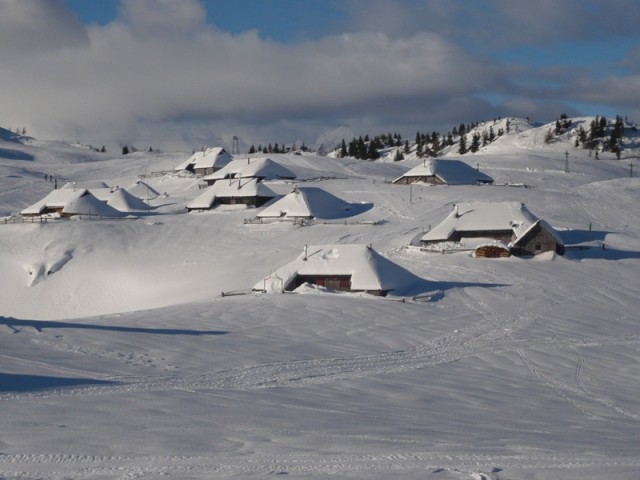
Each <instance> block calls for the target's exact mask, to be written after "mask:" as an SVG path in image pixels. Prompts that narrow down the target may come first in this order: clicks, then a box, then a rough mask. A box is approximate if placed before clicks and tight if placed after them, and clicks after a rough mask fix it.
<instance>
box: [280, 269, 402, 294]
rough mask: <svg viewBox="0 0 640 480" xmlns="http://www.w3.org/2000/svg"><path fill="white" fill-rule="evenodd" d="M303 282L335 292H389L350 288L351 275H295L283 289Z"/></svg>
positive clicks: (289, 290)
mask: <svg viewBox="0 0 640 480" xmlns="http://www.w3.org/2000/svg"><path fill="white" fill-rule="evenodd" d="M304 283H310V284H312V285H317V286H319V287H324V288H327V289H329V290H334V291H337V292H366V293H369V294H371V295H376V296H379V297H384V296H386V295H387V294H388V293H389V290H352V288H351V275H319V274H318V275H296V276H295V277H294V279H293V280H291V281H290V282H289V284H288V285H287V286H286V287H285V288H284V289H285V291H287V292H292V291H293V290H295V289H296V288H298V287H299V286H300V285H302V284H304Z"/></svg>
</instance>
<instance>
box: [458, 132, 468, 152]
mask: <svg viewBox="0 0 640 480" xmlns="http://www.w3.org/2000/svg"><path fill="white" fill-rule="evenodd" d="M458 145H459V147H458V153H459V154H460V155H464V154H465V153H467V137H466V136H464V135H462V136H461V137H460V143H459V144H458Z"/></svg>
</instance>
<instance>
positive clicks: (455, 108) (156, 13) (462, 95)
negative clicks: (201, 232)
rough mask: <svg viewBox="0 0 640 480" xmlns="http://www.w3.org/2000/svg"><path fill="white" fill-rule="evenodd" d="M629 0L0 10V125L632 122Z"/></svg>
mask: <svg viewBox="0 0 640 480" xmlns="http://www.w3.org/2000/svg"><path fill="white" fill-rule="evenodd" d="M638 18H640V2H638V1H637V0H611V1H609V2H601V1H599V0H539V1H536V2H529V1H527V0H478V1H473V2H471V1H467V0H449V1H446V2H445V1H442V0H0V54H1V55H2V58H3V61H4V63H5V65H8V66H9V67H10V68H3V69H2V70H1V71H0V84H2V85H3V86H4V87H5V88H4V89H3V90H2V91H0V101H1V102H2V104H3V109H2V110H1V111H0V125H4V126H11V125H24V126H26V127H27V128H28V129H29V130H30V131H31V132H33V133H34V134H40V135H44V136H49V137H56V138H73V139H80V140H82V141H87V142H95V143H102V142H112V143H115V142H117V143H135V142H143V143H156V144H161V145H162V146H166V147H169V146H171V147H176V148H177V147H180V148H182V147H184V148H187V147H190V146H196V145H205V144H213V143H222V144H226V143H228V142H230V139H231V138H232V137H233V136H234V135H237V136H239V137H240V138H241V141H242V142H243V143H244V144H252V143H256V144H258V143H267V142H271V143H273V142H278V143H292V142H294V141H299V140H302V141H304V142H305V143H307V144H310V143H313V142H314V141H315V139H316V138H317V137H318V136H319V135H320V134H322V133H324V132H326V131H330V130H332V129H336V128H338V127H348V128H350V129H351V130H352V131H353V133H354V134H356V135H360V134H367V133H368V134H377V133H380V132H387V131H397V132H400V133H402V134H404V135H411V136H413V135H414V134H415V131H416V130H420V131H426V132H430V131H440V132H442V133H446V132H447V131H448V130H449V129H450V128H451V126H453V125H458V124H460V123H461V122H465V123H468V122H472V121H480V120H484V119H492V118H495V117H498V116H507V115H513V116H522V117H525V116H526V117H530V118H532V119H534V120H537V121H542V122H544V121H552V120H555V119H556V118H557V117H558V116H559V115H560V114H561V113H567V114H569V115H572V116H574V115H575V116H577V115H607V116H612V115H615V114H620V115H624V116H628V117H630V119H632V120H640V33H639V29H638V28H637V19H638Z"/></svg>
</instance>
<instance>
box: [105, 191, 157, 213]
mask: <svg viewBox="0 0 640 480" xmlns="http://www.w3.org/2000/svg"><path fill="white" fill-rule="evenodd" d="M107 204H108V205H110V206H111V207H113V208H115V209H116V210H120V211H121V212H141V211H146V210H149V205H148V204H147V203H145V202H144V201H143V200H141V199H140V198H138V197H136V196H133V195H131V194H130V193H129V192H128V191H127V190H125V189H124V188H116V189H115V190H113V191H112V192H111V193H110V195H109V197H108V198H107Z"/></svg>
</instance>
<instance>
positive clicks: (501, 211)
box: [421, 202, 553, 242]
mask: <svg viewBox="0 0 640 480" xmlns="http://www.w3.org/2000/svg"><path fill="white" fill-rule="evenodd" d="M537 222H538V218H537V217H536V216H535V215H534V214H533V213H531V212H530V211H529V209H528V208H527V207H526V206H525V205H524V204H523V203H520V202H474V203H459V204H457V205H456V206H455V207H454V209H453V211H452V212H451V213H450V214H449V215H448V216H447V217H446V218H445V219H444V220H443V221H442V222H440V223H439V224H438V225H436V226H435V227H434V228H433V229H431V230H430V231H429V232H427V233H426V234H425V235H424V236H423V237H422V239H421V240H422V241H423V242H437V241H445V240H447V239H449V238H450V237H451V235H453V233H454V232H470V231H474V232H475V231H487V232H490V231H496V230H502V231H512V232H513V233H514V235H515V236H516V237H517V238H520V237H522V235H524V234H525V233H527V232H528V231H529V230H530V229H531V228H533V226H534V225H535V224H536V223H537ZM549 228H550V227H549ZM551 230H553V229H551Z"/></svg>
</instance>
